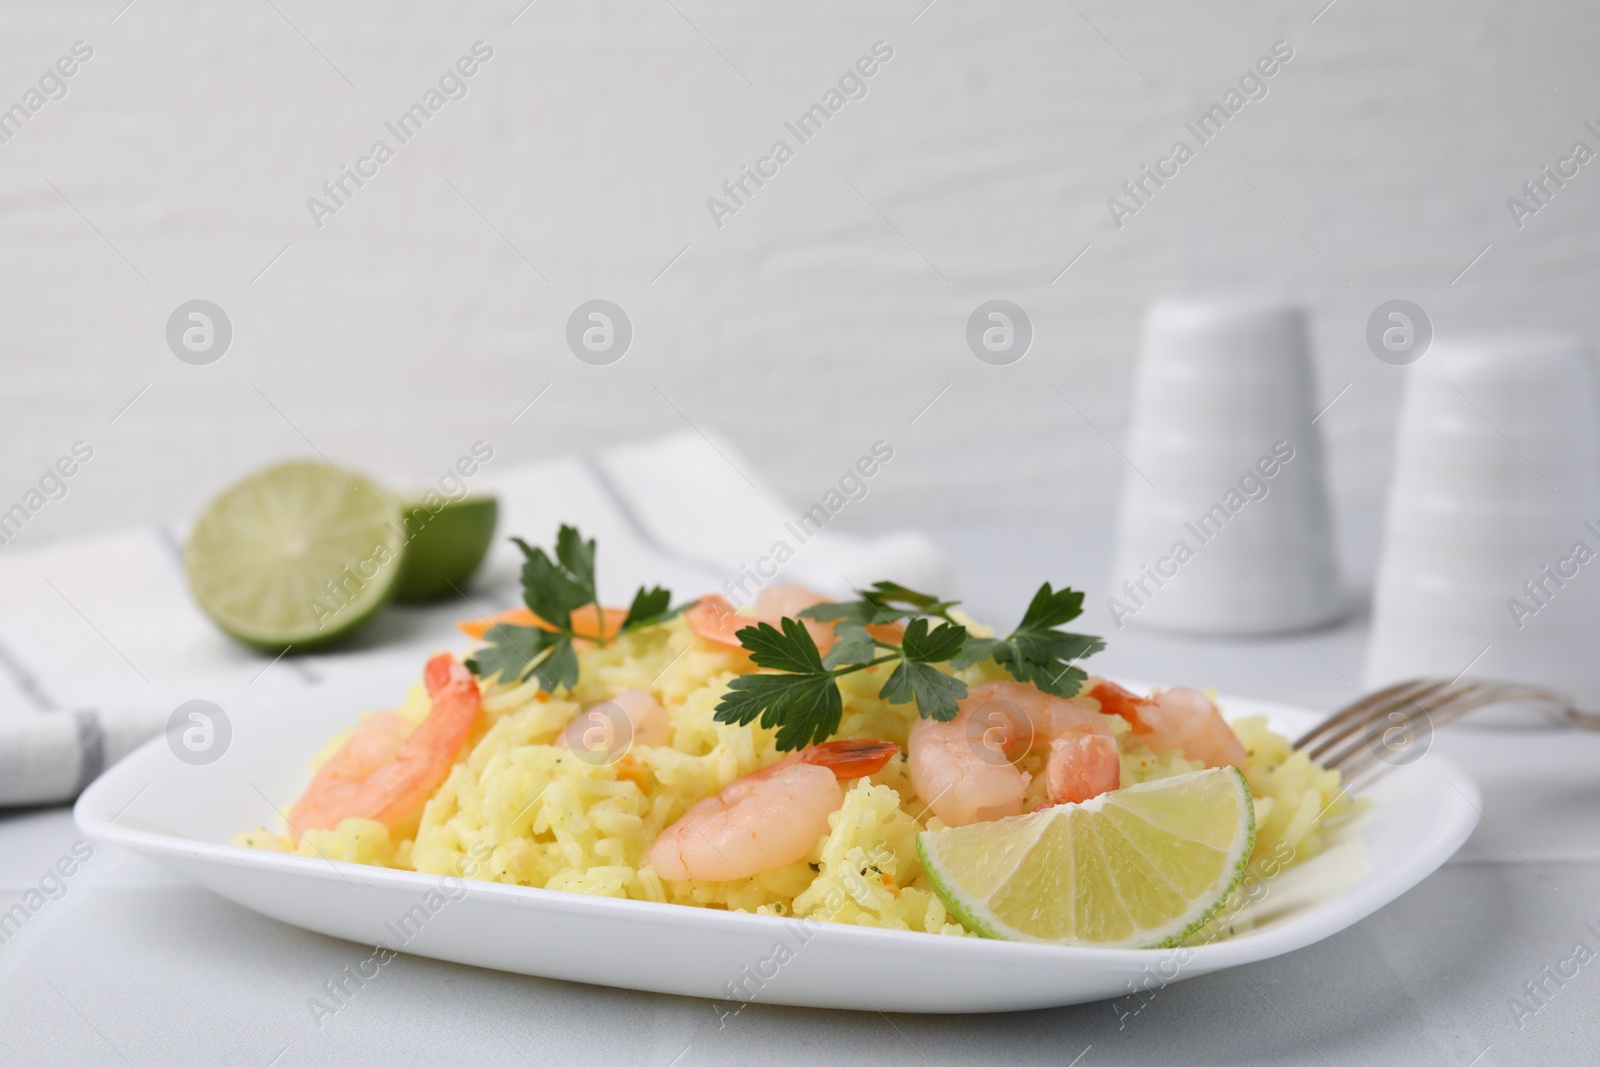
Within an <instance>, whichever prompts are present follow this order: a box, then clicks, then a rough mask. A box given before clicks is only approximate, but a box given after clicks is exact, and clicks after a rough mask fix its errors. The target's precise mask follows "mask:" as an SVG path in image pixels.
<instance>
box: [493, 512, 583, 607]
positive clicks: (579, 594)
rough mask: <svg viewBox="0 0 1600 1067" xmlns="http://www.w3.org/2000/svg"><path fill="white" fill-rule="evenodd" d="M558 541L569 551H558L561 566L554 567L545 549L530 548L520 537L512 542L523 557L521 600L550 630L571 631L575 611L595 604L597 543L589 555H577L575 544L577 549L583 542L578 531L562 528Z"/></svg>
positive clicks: (514, 538)
mask: <svg viewBox="0 0 1600 1067" xmlns="http://www.w3.org/2000/svg"><path fill="white" fill-rule="evenodd" d="M569 534H570V535H571V536H570V537H568V535H569ZM559 539H560V540H564V541H567V545H566V551H563V550H562V549H561V548H558V549H557V550H556V558H557V559H558V560H561V562H560V563H555V562H552V561H551V559H550V557H549V556H547V555H545V551H544V549H542V548H533V547H530V546H529V544H528V543H527V542H526V541H524V540H523V539H522V538H520V537H513V538H512V540H513V541H515V542H516V543H517V547H518V548H520V549H522V555H523V556H524V559H523V563H522V599H523V600H524V601H526V602H527V605H528V607H529V608H531V609H533V613H534V614H535V615H537V616H539V618H541V619H543V620H544V621H545V622H548V623H549V624H550V625H551V626H554V627H556V628H557V629H558V630H570V629H571V628H572V612H573V609H574V608H580V607H582V606H583V605H585V604H593V603H594V602H595V592H594V542H593V541H590V542H589V544H588V551H587V553H583V552H581V551H574V547H573V542H577V545H578V546H581V545H582V542H581V541H579V540H578V531H577V530H574V529H573V528H572V527H570V526H563V527H561V534H560V537H559ZM563 557H565V558H563ZM568 560H571V562H573V563H577V564H579V566H580V567H581V568H582V569H581V570H579V571H574V570H572V569H571V568H570V567H569V566H568V565H567V562H568Z"/></svg>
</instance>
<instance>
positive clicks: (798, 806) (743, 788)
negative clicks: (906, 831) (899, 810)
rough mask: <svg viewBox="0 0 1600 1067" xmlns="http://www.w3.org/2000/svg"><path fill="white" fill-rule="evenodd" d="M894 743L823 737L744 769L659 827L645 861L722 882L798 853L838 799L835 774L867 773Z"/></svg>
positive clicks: (671, 876)
mask: <svg viewBox="0 0 1600 1067" xmlns="http://www.w3.org/2000/svg"><path fill="white" fill-rule="evenodd" d="M898 751H900V749H899V747H898V746H897V745H891V744H889V743H888V742H886V741H827V742H824V743H823V744H820V745H812V746H811V747H810V748H806V749H802V750H801V751H799V752H796V753H794V754H793V755H791V756H788V757H786V758H784V759H781V760H779V761H778V762H777V763H774V764H772V765H771V766H770V767H763V768H762V769H761V770H759V771H756V772H754V773H752V774H747V775H745V776H744V777H743V778H740V779H739V780H738V781H736V782H733V783H731V784H730V785H729V786H728V787H727V788H726V789H724V790H723V791H722V792H720V793H718V794H717V795H716V796H714V797H707V798H706V799H704V800H702V801H701V802H700V803H698V804H696V805H695V806H694V807H692V808H690V809H689V812H688V814H686V815H684V816H683V818H681V819H679V820H678V821H677V822H675V823H673V824H672V825H671V826H669V827H667V828H666V829H665V830H663V831H662V833H661V836H660V837H658V838H656V840H655V843H654V844H652V845H651V846H650V866H652V867H654V868H655V872H656V874H658V875H660V876H661V877H662V878H664V879H666V880H667V881H669V882H678V881H682V880H684V879H686V878H698V879H701V880H703V881H707V882H726V881H729V880H730V879H733V878H748V877H750V876H751V875H755V874H760V873H762V872H763V871H771V870H775V869H777V868H778V867H782V866H784V865H786V864H790V863H794V862H795V861H796V860H799V859H803V858H805V855H806V853H808V852H810V851H811V847H812V846H813V845H815V844H816V843H817V841H818V839H819V838H821V837H822V836H823V835H824V834H826V833H827V832H828V816H830V815H832V814H833V813H834V812H836V811H838V810H839V808H840V806H842V805H843V804H844V790H843V789H842V788H840V786H839V780H840V779H841V778H864V777H866V776H867V775H869V774H875V773H877V772H878V771H880V770H882V769H883V767H884V765H885V764H887V763H888V762H889V760H890V759H891V758H893V756H894V754H895V753H896V752H898Z"/></svg>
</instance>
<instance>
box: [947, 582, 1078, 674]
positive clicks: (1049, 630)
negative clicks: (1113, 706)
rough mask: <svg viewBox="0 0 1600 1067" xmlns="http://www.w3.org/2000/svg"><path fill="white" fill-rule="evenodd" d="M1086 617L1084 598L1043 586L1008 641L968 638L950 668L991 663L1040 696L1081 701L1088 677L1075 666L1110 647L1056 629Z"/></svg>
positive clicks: (1073, 590) (1073, 593)
mask: <svg viewBox="0 0 1600 1067" xmlns="http://www.w3.org/2000/svg"><path fill="white" fill-rule="evenodd" d="M1082 613H1083V594H1082V593H1080V592H1078V591H1077V590H1075V589H1068V588H1061V589H1052V588H1051V587H1050V583H1049V582H1045V583H1044V584H1043V585H1041V586H1040V587H1039V591H1038V592H1037V593H1035V594H1034V596H1033V600H1032V602H1031V603H1029V605H1028V610H1027V611H1025V612H1023V615H1022V621H1021V622H1019V623H1018V624H1017V628H1016V629H1015V630H1014V631H1012V633H1011V635H1010V636H1009V637H1006V638H1004V639H1003V640H1002V639H996V638H992V637H988V638H973V637H969V638H968V639H967V641H966V643H965V644H964V645H963V646H962V649H961V652H960V654H959V655H957V656H956V658H955V659H954V660H953V661H952V665H953V666H954V667H956V669H958V670H960V669H962V668H964V667H970V666H971V665H973V664H974V663H979V662H981V661H983V660H985V659H993V660H994V661H995V662H996V663H998V664H999V665H1000V666H1001V667H1004V668H1005V670H1006V672H1007V673H1008V674H1010V675H1011V676H1012V677H1013V678H1015V679H1017V680H1018V681H1019V682H1032V683H1033V684H1034V685H1035V686H1037V687H1038V688H1039V689H1040V690H1041V691H1043V692H1046V693H1051V694H1053V695H1055V696H1059V697H1069V698H1070V697H1074V696H1077V695H1078V690H1079V689H1081V688H1082V687H1083V683H1084V681H1085V680H1087V678H1088V677H1089V676H1088V674H1087V673H1085V672H1084V671H1083V670H1082V669H1081V668H1079V667H1076V666H1074V665H1073V663H1074V661H1075V660H1080V659H1083V658H1084V657H1086V656H1092V655H1094V654H1095V653H1096V652H1099V651H1100V650H1101V649H1103V648H1105V647H1106V643H1105V642H1104V641H1102V640H1101V639H1100V638H1098V637H1093V636H1091V635H1089V634H1075V633H1067V632H1064V631H1062V630H1058V629H1056V627H1058V626H1061V625H1062V624H1064V623H1068V622H1071V621H1072V620H1073V619H1075V618H1077V617H1078V616H1079V615H1081V614H1082Z"/></svg>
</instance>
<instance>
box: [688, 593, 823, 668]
mask: <svg viewBox="0 0 1600 1067" xmlns="http://www.w3.org/2000/svg"><path fill="white" fill-rule="evenodd" d="M827 602H828V598H827V597H825V596H823V595H822V594H821V593H814V592H812V591H811V590H809V589H807V588H806V587H805V586H803V585H769V586H766V587H765V588H764V589H762V590H761V592H760V593H758V594H756V599H755V603H754V604H752V605H751V608H750V613H749V614H748V615H741V614H740V613H739V610H738V609H737V608H735V607H734V606H733V603H732V602H731V601H729V600H728V598H727V597H723V596H718V595H716V594H715V593H713V594H711V595H710V596H704V597H701V598H700V600H699V601H698V602H697V603H696V604H695V605H694V607H692V608H690V609H689V610H688V612H686V613H685V615H684V618H686V619H687V620H688V622H689V629H691V630H693V631H694V632H695V634H696V635H698V636H699V637H702V638H704V639H705V640H707V641H714V642H715V643H717V644H719V645H727V646H728V647H729V648H742V647H743V646H741V645H740V644H739V637H738V634H739V631H740V630H742V629H744V628H745V627H746V626H754V625H755V624H756V623H758V622H765V623H770V624H772V625H773V626H777V625H778V620H779V619H783V618H790V619H798V618H800V613H801V612H802V611H804V610H805V609H806V608H809V607H811V606H813V605H815V604H826V603H827ZM800 621H801V622H802V623H804V624H805V628H806V631H807V632H808V633H809V634H811V640H813V641H815V642H816V643H817V650H818V651H819V652H821V653H822V654H823V655H827V653H828V649H829V648H832V647H833V623H831V622H818V621H817V620H816V619H801V620H800Z"/></svg>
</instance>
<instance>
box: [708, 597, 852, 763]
mask: <svg viewBox="0 0 1600 1067" xmlns="http://www.w3.org/2000/svg"><path fill="white" fill-rule="evenodd" d="M779 623H780V625H781V626H782V627H783V630H782V631H781V632H780V631H779V630H777V629H775V628H774V627H772V626H771V625H770V624H768V623H764V622H763V623H759V624H757V625H755V626H746V627H745V628H744V629H742V630H740V631H739V633H738V635H737V636H738V638H739V643H740V644H742V645H743V646H744V647H745V650H746V651H748V652H749V653H750V659H751V660H752V661H754V662H755V664H756V665H757V666H758V667H768V668H771V669H773V670H777V671H784V672H786V673H783V674H746V675H743V676H741V677H738V678H735V679H734V680H733V681H731V682H729V683H728V692H727V693H726V694H725V695H724V696H723V698H722V700H721V701H719V702H718V704H717V713H716V720H717V721H718V722H731V723H738V724H739V725H741V726H744V725H748V724H749V723H751V722H753V721H755V720H756V718H757V717H758V716H759V717H760V720H761V725H762V726H766V727H773V726H776V727H777V728H778V737H777V745H778V748H779V749H782V750H789V749H796V748H804V747H805V746H806V745H811V744H816V743H817V742H819V741H826V740H827V739H828V738H829V737H831V736H833V734H834V732H835V731H837V730H838V729H839V720H840V719H841V718H842V717H843V715H844V701H843V699H842V698H841V697H840V696H839V685H838V682H837V681H835V678H836V677H837V675H836V673H835V672H834V671H831V670H829V669H828V668H827V667H824V666H823V665H822V656H821V654H820V653H819V652H818V651H817V643H816V642H815V641H813V640H812V639H811V634H810V633H809V632H808V631H807V630H806V628H805V625H804V624H803V623H801V622H800V621H799V620H798V619H787V618H786V619H781V620H779Z"/></svg>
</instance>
